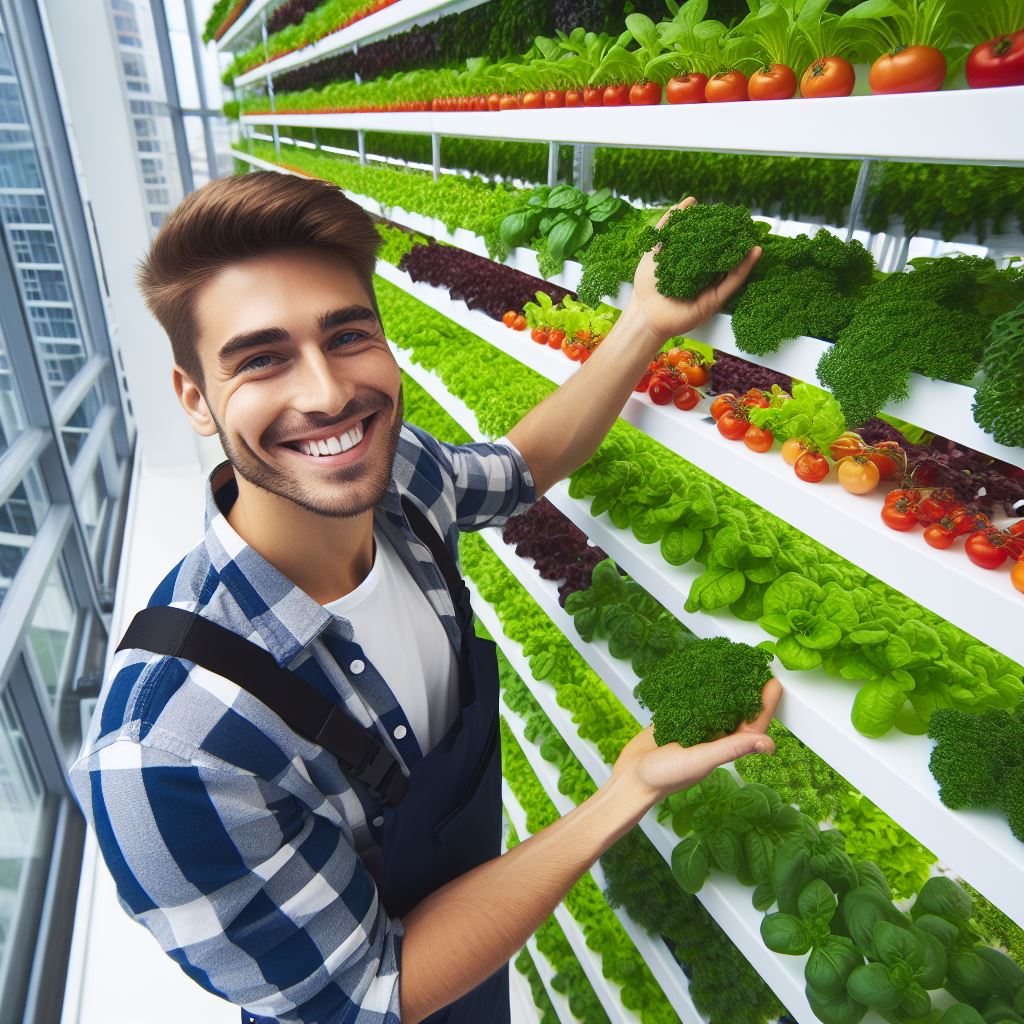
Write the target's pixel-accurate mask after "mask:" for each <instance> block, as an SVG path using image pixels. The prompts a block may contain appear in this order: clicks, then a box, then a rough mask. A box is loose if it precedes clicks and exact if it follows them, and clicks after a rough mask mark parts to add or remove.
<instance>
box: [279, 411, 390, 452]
mask: <svg viewBox="0 0 1024 1024" xmlns="http://www.w3.org/2000/svg"><path fill="white" fill-rule="evenodd" d="M375 416H376V413H371V414H370V415H369V416H367V417H365V418H364V419H362V420H360V421H359V422H358V423H356V424H354V425H353V426H351V427H350V428H349V429H348V430H345V431H341V432H340V433H338V434H333V435H331V436H330V437H324V438H318V439H316V440H299V441H288V442H286V443H285V445H284V447H286V448H290V449H291V450H292V451H296V452H298V453H299V454H300V455H308V456H312V457H313V458H326V457H329V456H332V455H344V454H345V452H349V451H351V450H352V449H353V448H356V447H358V446H359V445H360V444H361V443H362V441H363V438H364V437H365V436H366V433H367V431H368V430H369V427H370V423H371V421H372V420H373V418H374V417H375Z"/></svg>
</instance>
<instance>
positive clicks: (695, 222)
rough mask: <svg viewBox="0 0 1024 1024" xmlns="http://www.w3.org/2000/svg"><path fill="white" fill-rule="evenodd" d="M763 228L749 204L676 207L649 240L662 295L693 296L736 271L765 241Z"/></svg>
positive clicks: (682, 297)
mask: <svg viewBox="0 0 1024 1024" xmlns="http://www.w3.org/2000/svg"><path fill="white" fill-rule="evenodd" d="M761 234H762V231H761V228H759V227H758V225H757V223H756V222H755V221H754V220H752V219H751V217H750V211H749V210H748V209H747V208H746V207H745V206H727V205H726V204H725V203H709V204H708V205H706V206H702V205H700V204H699V203H698V204H697V205H696V206H691V207H689V208H688V209H686V210H673V211H672V213H670V214H669V217H668V220H667V221H666V222H665V226H664V227H663V228H661V229H660V230H659V231H656V232H655V233H654V235H653V236H652V237H651V238H650V241H651V244H650V245H648V246H647V248H648V249H652V248H653V247H654V245H655V244H656V243H660V244H661V248H660V249H659V250H658V251H657V252H656V253H655V254H654V263H655V271H654V276H655V280H656V281H657V282H658V291H659V292H661V294H662V295H670V296H672V297H673V298H677V299H692V298H693V297H694V296H695V295H697V294H698V293H699V292H702V291H703V290H704V289H705V288H707V287H708V285H710V284H713V283H714V282H715V281H716V280H717V279H718V277H719V276H720V275H721V274H725V273H727V272H728V271H730V270H732V268H733V267H735V266H736V264H737V263H739V262H740V261H741V260H742V259H743V257H744V256H746V255H747V253H748V252H750V250H751V249H752V248H753V247H754V246H755V245H757V244H758V242H759V241H760V240H761Z"/></svg>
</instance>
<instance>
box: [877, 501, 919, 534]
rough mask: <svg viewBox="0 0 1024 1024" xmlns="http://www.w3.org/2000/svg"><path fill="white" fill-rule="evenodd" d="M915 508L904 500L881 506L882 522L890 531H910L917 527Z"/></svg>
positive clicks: (911, 503)
mask: <svg viewBox="0 0 1024 1024" xmlns="http://www.w3.org/2000/svg"><path fill="white" fill-rule="evenodd" d="M916 508H917V506H916V505H915V504H914V503H913V502H911V501H908V500H907V499H906V498H900V499H899V500H898V501H893V502H887V503H886V504H885V505H883V506H882V522H883V523H885V525H886V526H888V527H889V529H890V530H900V531H906V530H912V529H913V528H914V527H915V526H917V512H916V511H915V509H916Z"/></svg>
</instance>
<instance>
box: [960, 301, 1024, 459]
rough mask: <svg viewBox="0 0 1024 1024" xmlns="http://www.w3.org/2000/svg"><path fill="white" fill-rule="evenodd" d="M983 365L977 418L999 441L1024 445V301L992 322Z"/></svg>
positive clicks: (979, 423)
mask: <svg viewBox="0 0 1024 1024" xmlns="http://www.w3.org/2000/svg"><path fill="white" fill-rule="evenodd" d="M981 368H982V370H983V371H984V373H985V379H984V380H983V381H982V383H981V386H980V387H979V388H978V391H977V394H976V395H975V398H974V406H973V411H974V419H975V422H976V423H977V424H978V426H980V427H981V428H982V430H985V431H987V432H988V433H989V434H991V435H992V436H993V437H994V438H995V440H996V441H998V442H999V443H1000V444H1008V445H1016V446H1017V447H1024V301H1022V302H1021V303H1020V304H1019V305H1018V306H1016V307H1015V308H1014V309H1012V310H1010V311H1009V312H1007V313H1003V314H1002V316H999V317H997V318H996V319H995V320H994V321H993V322H992V326H991V327H990V328H989V332H988V338H987V339H986V344H985V352H984V354H983V355H982V357H981Z"/></svg>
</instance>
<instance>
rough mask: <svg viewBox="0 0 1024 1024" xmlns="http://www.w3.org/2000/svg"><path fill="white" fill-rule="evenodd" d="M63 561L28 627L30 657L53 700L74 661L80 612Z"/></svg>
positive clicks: (52, 573) (55, 567) (49, 582)
mask: <svg viewBox="0 0 1024 1024" xmlns="http://www.w3.org/2000/svg"><path fill="white" fill-rule="evenodd" d="M68 589H69V588H68V586H67V581H66V579H65V577H64V568H63V566H62V564H61V563H60V562H58V563H57V564H56V565H55V566H54V567H53V571H52V572H51V573H50V578H49V579H48V580H47V581H46V586H45V588H44V589H43V596H42V597H41V598H40V600H39V604H38V605H37V606H36V611H35V614H34V615H33V616H32V624H31V625H30V626H29V630H28V647H29V660H30V662H31V664H32V668H33V670H34V673H35V674H36V675H38V677H39V681H40V682H41V683H42V684H43V687H44V688H45V689H46V692H47V693H49V695H50V700H51V701H53V702H56V699H57V696H58V694H59V693H60V689H61V685H62V683H63V682H64V677H65V676H66V675H67V673H68V668H69V662H70V660H71V653H72V647H71V638H72V637H73V635H74V632H75V625H76V623H77V614H76V610H75V607H74V605H72V603H71V599H70V598H69V597H68Z"/></svg>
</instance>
